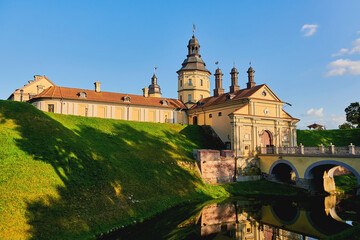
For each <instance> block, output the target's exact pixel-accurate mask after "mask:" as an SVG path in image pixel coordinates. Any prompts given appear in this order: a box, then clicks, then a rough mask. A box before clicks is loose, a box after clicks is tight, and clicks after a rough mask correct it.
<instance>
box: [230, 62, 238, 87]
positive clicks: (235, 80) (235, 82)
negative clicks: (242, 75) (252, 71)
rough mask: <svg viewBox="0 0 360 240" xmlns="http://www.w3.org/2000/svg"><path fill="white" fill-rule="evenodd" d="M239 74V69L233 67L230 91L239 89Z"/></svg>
mask: <svg viewBox="0 0 360 240" xmlns="http://www.w3.org/2000/svg"><path fill="white" fill-rule="evenodd" d="M238 74H239V72H238V71H237V69H236V68H235V67H233V68H232V69H231V72H230V75H231V86H230V93H234V92H236V91H238V90H239V86H238Z"/></svg>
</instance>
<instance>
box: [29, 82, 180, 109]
mask: <svg viewBox="0 0 360 240" xmlns="http://www.w3.org/2000/svg"><path fill="white" fill-rule="evenodd" d="M80 92H85V93H86V96H87V97H86V98H80V97H79V93H80ZM125 96H129V97H130V99H131V100H130V102H124V97H125ZM41 98H57V99H72V100H81V101H97V102H107V103H123V104H129V105H144V106H154V107H164V108H180V109H186V106H185V105H184V104H183V103H182V102H181V101H180V100H177V99H171V98H157V97H143V96H141V95H132V94H125V93H114V92H99V93H97V92H95V91H94V90H85V89H78V88H67V87H58V86H54V87H49V88H48V89H46V90H45V91H43V92H42V93H40V94H39V95H37V96H35V97H34V98H32V99H31V101H36V100H37V99H41ZM162 100H167V101H168V106H166V105H163V104H162Z"/></svg>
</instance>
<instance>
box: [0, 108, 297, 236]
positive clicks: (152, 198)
mask: <svg viewBox="0 0 360 240" xmlns="http://www.w3.org/2000/svg"><path fill="white" fill-rule="evenodd" d="M214 143H215V144H214ZM0 146H1V147H0V239H89V238H94V236H95V235H96V234H99V233H103V232H107V231H108V230H110V229H112V228H114V227H119V226H121V225H126V224H130V223H134V221H135V220H136V221H139V220H141V219H144V218H146V217H149V216H152V215H154V214H156V213H159V212H161V211H163V210H165V209H168V208H170V207H172V206H175V205H178V204H180V203H185V202H188V201H190V200H205V199H209V198H216V197H226V196H229V195H231V194H267V195H270V194H283V195H296V194H298V193H299V190H291V189H289V187H287V186H283V185H278V184H275V183H268V182H265V181H260V182H258V183H254V182H250V183H238V184H234V185H229V186H227V185H219V186H210V185H207V184H204V183H203V182H202V180H201V178H200V176H199V174H198V173H197V171H196V170H195V168H194V166H195V164H194V161H193V159H192V151H193V149H197V148H212V149H214V148H217V146H219V145H218V143H216V141H214V140H213V139H212V137H211V136H209V135H208V134H206V132H205V131H204V129H203V128H201V127H199V126H186V125H183V126H182V125H179V124H159V123H145V122H132V121H120V120H112V119H100V118H85V117H78V116H68V115H60V114H53V113H46V112H42V111H39V110H37V109H36V108H35V107H33V106H32V105H30V104H27V103H19V102H12V101H0Z"/></svg>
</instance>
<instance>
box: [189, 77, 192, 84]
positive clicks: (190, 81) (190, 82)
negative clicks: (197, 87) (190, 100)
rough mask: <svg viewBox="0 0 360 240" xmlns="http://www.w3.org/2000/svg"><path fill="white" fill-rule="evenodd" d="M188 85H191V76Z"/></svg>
mask: <svg viewBox="0 0 360 240" xmlns="http://www.w3.org/2000/svg"><path fill="white" fill-rule="evenodd" d="M189 86H192V80H191V78H190V79H189Z"/></svg>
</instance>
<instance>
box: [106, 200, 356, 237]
mask: <svg viewBox="0 0 360 240" xmlns="http://www.w3.org/2000/svg"><path fill="white" fill-rule="evenodd" d="M341 200H342V199H339V197H336V196H335V195H334V196H328V197H326V198H325V199H324V198H311V199H305V200H304V201H295V200H293V199H289V198H276V199H262V200H255V199H239V198H237V199H227V200H224V201H222V202H210V203H205V204H202V205H197V206H194V205H192V206H191V205H189V206H185V207H182V208H175V209H172V210H169V211H167V212H165V213H163V214H161V215H158V216H156V217H155V218H154V219H151V220H149V221H146V222H144V223H141V224H138V225H135V226H131V227H128V228H124V229H120V230H117V231H115V232H113V233H110V234H108V235H105V236H102V237H99V239H239V240H240V239H241V240H245V239H248V240H249V239H253V240H259V239H263V240H273V239H279V240H288V239H289V240H290V239H309V240H310V239H322V238H325V237H327V236H330V235H333V234H336V233H339V232H342V231H345V230H347V229H349V228H351V227H352V225H351V224H349V222H351V223H352V224H354V223H357V222H358V221H359V219H358V218H359V216H358V215H359V214H357V213H356V212H354V211H353V210H350V211H349V210H348V209H347V205H346V204H341V203H342V201H341Z"/></svg>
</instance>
